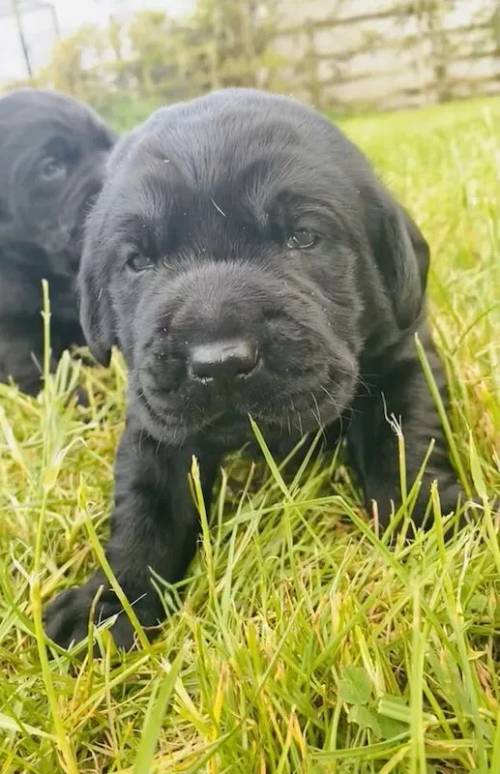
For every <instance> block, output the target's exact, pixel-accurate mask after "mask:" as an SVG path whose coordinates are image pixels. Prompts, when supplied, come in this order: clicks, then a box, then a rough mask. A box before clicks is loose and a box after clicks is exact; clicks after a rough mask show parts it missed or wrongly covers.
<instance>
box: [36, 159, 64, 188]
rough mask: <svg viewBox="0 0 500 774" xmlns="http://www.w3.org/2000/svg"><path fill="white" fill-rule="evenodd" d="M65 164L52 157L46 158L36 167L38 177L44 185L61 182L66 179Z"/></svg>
mask: <svg viewBox="0 0 500 774" xmlns="http://www.w3.org/2000/svg"><path fill="white" fill-rule="evenodd" d="M66 171H67V170H66V164H65V163H64V161H61V160H60V159H56V158H55V157H54V156H47V157H46V158H44V159H42V160H41V162H40V164H39V165H38V177H39V178H40V180H41V181H42V182H44V183H55V182H62V181H63V180H64V179H65V177H66Z"/></svg>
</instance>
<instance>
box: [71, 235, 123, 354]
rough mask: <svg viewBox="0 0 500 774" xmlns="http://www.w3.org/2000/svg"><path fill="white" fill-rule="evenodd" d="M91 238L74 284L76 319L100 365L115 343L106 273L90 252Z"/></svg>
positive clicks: (92, 251)
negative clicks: (77, 301)
mask: <svg viewBox="0 0 500 774" xmlns="http://www.w3.org/2000/svg"><path fill="white" fill-rule="evenodd" d="M92 241H93V240H91V239H88V240H87V244H86V247H85V250H84V252H83V256H82V263H81V268H80V273H79V276H78V284H79V289H80V323H81V326H82V328H83V333H84V335H85V338H86V340H87V344H88V345H89V349H90V351H91V352H92V355H93V356H94V357H95V359H96V360H97V362H98V363H100V364H101V365H103V366H107V365H109V361H110V358H111V348H112V346H113V344H114V343H115V321H114V313H113V306H112V302H111V296H110V294H109V290H108V288H107V283H108V277H107V276H106V273H105V271H104V267H103V266H102V265H101V264H99V263H98V262H97V261H96V259H95V257H94V255H96V254H97V251H96V252H94V250H93V249H92V248H93V245H92Z"/></svg>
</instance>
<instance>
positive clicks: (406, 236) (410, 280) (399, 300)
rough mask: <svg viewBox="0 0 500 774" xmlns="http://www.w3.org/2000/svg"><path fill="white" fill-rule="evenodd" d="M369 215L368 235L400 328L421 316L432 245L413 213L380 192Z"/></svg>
mask: <svg viewBox="0 0 500 774" xmlns="http://www.w3.org/2000/svg"><path fill="white" fill-rule="evenodd" d="M379 194H380V198H379V197H377V199H378V200H377V201H376V203H375V206H372V207H371V208H370V210H369V212H368V213H367V214H368V237H369V240H370V244H371V247H372V251H373V254H374V257H375V261H376V264H377V267H378V269H379V271H380V273H381V275H382V278H383V281H384V285H385V288H386V291H387V293H388V295H389V298H390V299H391V303H392V307H393V310H394V316H395V318H396V322H397V324H398V327H399V328H400V329H401V330H404V329H405V328H409V327H410V326H411V325H412V324H413V323H414V322H415V320H416V319H417V318H418V316H419V314H420V312H421V310H422V306H423V302H424V293H425V288H426V284H427V272H428V269H429V257H430V252H429V246H428V244H427V242H426V240H425V239H424V237H423V235H422V234H421V232H420V229H419V228H418V226H417V225H416V224H415V223H414V222H413V220H412V219H411V218H410V216H409V215H408V214H407V213H406V212H405V211H404V210H403V209H402V208H401V207H400V206H399V205H397V204H395V203H394V202H393V201H392V200H391V199H390V197H389V196H388V194H387V193H386V192H385V191H383V190H382V191H380V192H379Z"/></svg>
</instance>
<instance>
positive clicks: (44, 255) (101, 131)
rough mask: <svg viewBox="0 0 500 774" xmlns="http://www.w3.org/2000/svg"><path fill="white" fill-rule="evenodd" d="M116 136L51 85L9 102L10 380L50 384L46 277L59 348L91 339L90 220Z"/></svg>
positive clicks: (5, 205)
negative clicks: (84, 298) (84, 278)
mask: <svg viewBox="0 0 500 774" xmlns="http://www.w3.org/2000/svg"><path fill="white" fill-rule="evenodd" d="M113 141H114V137H113V134H112V133H111V131H110V130H109V129H108V128H107V127H106V126H105V124H104V123H103V122H102V121H101V120H100V118H99V117H98V116H97V115H96V114H95V113H94V112H93V111H92V110H90V109H89V108H88V107H86V106H85V105H82V104H81V103H79V102H77V101H76V100H74V99H71V98H70V97H66V96H63V95H62V94H57V93H55V92H50V91H41V90H40V91H38V90H35V89H21V90H19V91H15V92H12V93H11V94H9V95H7V96H5V97H3V98H1V99H0V179H1V181H2V187H1V190H0V381H6V380H7V379H9V377H12V378H13V379H14V381H16V382H17V383H18V385H19V387H21V389H23V390H25V391H26V392H29V393H36V392H37V391H38V390H39V388H40V362H41V355H42V350H43V344H42V322H41V317H40V309H41V280H42V279H47V280H48V281H49V285H50V294H51V306H52V325H51V343H52V354H53V357H54V359H57V358H58V357H59V356H60V355H61V353H62V351H63V350H64V349H66V348H67V347H69V346H70V345H71V344H83V343H84V339H83V334H82V331H81V328H80V324H79V315H78V303H77V298H76V276H77V273H78V267H79V263H80V254H81V249H82V226H83V222H84V219H85V216H86V215H87V212H88V209H89V207H90V204H91V202H92V200H93V199H95V197H96V195H97V193H98V192H99V190H100V188H101V185H102V177H103V172H104V163H105V161H106V159H107V156H108V154H109V151H110V149H111V147H112V144H113Z"/></svg>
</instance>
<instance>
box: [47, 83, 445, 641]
mask: <svg viewBox="0 0 500 774" xmlns="http://www.w3.org/2000/svg"><path fill="white" fill-rule="evenodd" d="M428 263H429V250H428V247H427V244H426V242H425V240H424V238H423V237H422V235H421V233H420V231H419V230H418V228H417V226H416V225H415V224H414V223H413V221H412V220H411V219H410V218H409V217H408V215H406V214H405V212H404V211H403V210H402V209H401V207H399V206H398V204H397V203H396V202H395V201H394V200H393V199H392V197H391V196H390V194H389V193H388V192H387V191H386V189H385V188H384V187H383V186H382V185H381V184H380V182H378V180H377V179H376V178H375V176H374V174H373V172H372V170H371V168H370V166H369V164H368V162H367V161H366V160H365V158H364V157H363V156H362V154H361V153H360V152H359V151H358V150H357V149H356V148H355V147H354V146H353V145H352V144H351V143H350V142H349V141H348V140H347V139H346V138H345V137H344V135H343V134H342V133H341V132H340V131H339V130H338V129H336V128H335V127H334V126H332V125H331V124H330V123H329V122H328V121H327V120H325V119H324V118H322V117H321V116H320V115H318V114H317V113H315V112H314V111H312V110H309V109H308V108H306V107H304V106H302V105H300V104H299V103H297V102H294V101H292V100H289V99H287V98H284V97H278V96H273V95H268V94H263V93H259V92H257V91H247V90H229V91H222V92H218V93H215V94H212V95H210V96H207V97H204V98H201V99H197V100H194V101H193V102H188V103H186V104H181V105H178V106H173V107H169V108H165V109H162V110H160V111H158V112H157V113H155V114H154V115H153V116H152V118H151V119H150V120H149V121H147V122H146V123H145V124H144V125H143V126H141V127H139V128H138V129H136V130H135V131H134V132H133V133H132V134H131V135H130V136H129V137H128V138H127V139H124V140H123V141H122V142H121V144H120V145H119V147H118V148H117V149H116V151H115V153H114V157H113V159H112V162H111V164H110V167H109V176H108V178H107V181H106V183H105V186H104V189H103V191H102V193H101V195H100V197H99V200H98V203H97V205H96V208H95V209H94V211H93V213H92V215H91V218H90V222H89V228H88V234H87V239H86V243H85V249H84V255H83V261H82V268H81V274H80V282H81V292H82V322H83V327H84V330H85V332H86V335H87V338H88V341H89V342H90V346H91V349H92V351H93V353H94V354H95V356H96V357H97V358H98V359H99V360H100V361H102V362H103V363H105V362H107V360H108V358H109V353H110V349H111V347H112V345H113V344H117V345H118V346H119V347H120V348H121V349H122V350H123V352H124V354H125V358H126V360H127V363H128V366H129V376H130V382H129V405H128V414H127V424H126V429H125V432H124V435H123V438H122V441H121V444H120V448H119V451H118V458H117V463H116V506H115V511H114V514H113V516H112V521H111V539H110V542H109V545H108V558H109V561H110V563H111V566H112V568H113V570H114V572H115V574H116V576H117V578H118V580H119V582H120V584H121V585H122V587H123V589H124V591H125V593H126V595H127V596H128V598H129V600H130V601H132V602H136V605H135V611H136V613H137V615H138V617H139V619H140V620H141V621H142V623H143V624H145V625H154V624H156V622H157V621H158V620H159V619H161V618H162V606H161V603H160V600H159V598H158V596H157V594H156V592H155V591H153V589H152V586H151V582H150V572H151V569H152V570H154V571H155V572H156V573H158V574H159V575H160V576H162V577H163V578H165V579H166V580H168V581H176V580H178V579H180V578H182V576H183V575H184V573H185V571H186V568H187V565H188V563H189V561H190V560H191V558H192V556H193V554H194V551H195V547H196V541H197V536H198V528H199V523H198V518H197V515H196V513H195V508H194V506H193V503H192V500H191V497H190V494H189V490H188V481H187V476H188V470H189V468H190V465H191V459H192V455H193V454H194V455H196V456H197V458H198V460H199V464H200V469H201V475H202V480H203V486H204V490H205V493H206V496H207V498H208V497H209V494H210V490H211V487H212V483H213V481H214V477H215V475H216V471H217V469H218V466H219V462H220V460H221V456H222V455H223V454H224V452H226V451H227V450H229V449H235V448H238V447H239V445H240V444H242V443H243V442H244V441H245V440H247V439H248V438H249V437H250V435H251V433H250V429H249V422H248V415H249V414H250V415H252V416H253V417H254V418H255V420H256V421H257V423H258V424H259V426H260V428H261V430H262V431H263V433H264V435H265V437H266V439H267V441H268V442H269V443H270V444H271V446H272V447H275V448H281V449H282V450H284V449H286V448H287V447H288V448H290V447H291V446H292V444H294V443H295V442H296V441H297V439H298V438H299V437H300V436H301V435H302V434H303V433H307V432H314V431H316V430H317V429H318V426H323V427H325V428H326V433H327V434H328V435H329V436H330V437H337V436H338V431H339V429H340V428H341V426H342V427H343V429H344V431H345V433H346V435H347V441H348V446H349V449H350V453H351V459H352V462H353V463H354V465H355V467H356V469H357V471H358V474H359V476H360V480H361V482H362V485H363V488H364V491H365V495H366V499H367V502H368V503H370V501H371V500H372V499H375V500H377V502H378V509H379V513H380V517H381V519H382V520H383V522H384V524H385V523H387V521H388V520H389V518H390V514H391V508H392V504H393V503H394V504H396V506H397V504H398V503H399V502H400V500H401V494H400V476H399V469H398V454H397V441H396V437H395V434H394V432H393V429H392V428H391V426H390V424H389V422H388V419H387V418H388V417H390V416H391V415H395V417H397V418H398V419H399V418H400V419H401V422H402V426H403V430H404V433H405V436H406V461H407V478H408V481H409V482H412V481H413V478H414V476H415V475H416V473H417V471H418V469H419V467H420V465H421V463H422V461H423V459H424V456H425V454H426V451H427V449H428V445H429V442H430V440H431V438H435V439H436V446H435V449H434V451H433V454H432V456H431V459H430V462H429V465H428V467H427V471H426V473H425V476H424V478H423V481H422V487H421V492H422V495H421V498H420V500H419V502H418V503H417V506H416V508H415V512H414V518H415V520H416V521H417V522H419V521H421V520H422V518H423V515H424V512H425V504H426V502H427V498H428V494H429V486H430V483H431V481H432V480H433V479H434V478H437V479H438V480H439V484H440V491H441V499H442V505H443V508H444V510H445V511H450V510H452V509H453V508H454V506H455V504H456V498H457V495H458V490H457V484H456V479H455V475H454V473H453V470H452V468H451V467H450V464H449V461H448V457H447V453H446V448H445V440H444V437H443V434H442V431H441V427H440V423H439V420H438V417H437V415H436V412H435V410H434V407H433V404H432V400H431V398H430V396H429V394H428V390H427V388H426V385H425V382H424V377H423V375H422V372H421V368H420V365H419V362H418V359H417V356H416V352H415V344H414V334H415V332H416V331H418V333H419V335H420V337H421V339H422V341H423V342H424V343H425V346H426V347H427V348H428V354H429V357H430V358H431V359H432V362H433V365H434V368H435V374H436V378H437V379H438V381H439V382H440V383H443V378H442V375H441V372H440V370H439V366H438V362H437V359H436V357H435V355H434V353H433V350H432V346H431V343H430V339H429V334H428V330H427V324H426V321H425V303H424V295H425V286H426V277H427V269H428ZM100 584H103V585H104V587H105V589H104V592H103V594H102V596H101V597H100V600H99V602H98V604H97V615H98V616H99V617H101V618H102V617H107V616H109V615H111V614H114V613H117V612H118V611H119V610H120V605H119V604H118V601H117V599H116V597H115V595H114V594H113V592H112V591H110V590H107V587H108V584H107V582H106V581H105V579H104V578H103V576H102V575H101V574H97V575H95V576H94V577H93V578H91V580H90V581H88V583H87V584H86V585H85V586H83V587H81V588H76V589H70V590H68V591H66V592H63V594H61V595H60V596H59V597H58V598H57V599H56V600H55V602H53V603H52V605H51V606H50V607H49V608H48V610H47V615H46V621H47V630H48V633H49V635H50V636H51V637H52V638H53V639H54V640H56V641H57V642H59V643H60V644H62V645H67V644H68V643H70V642H71V641H72V640H78V639H80V638H82V637H83V636H84V635H85V633H86V631H87V620H88V616H89V610H90V606H91V602H92V599H93V597H94V595H95V594H96V591H97V589H98V587H99V586H100ZM113 633H114V636H115V639H116V641H117V642H118V643H119V644H120V645H123V646H125V647H128V646H130V645H131V644H132V641H133V635H132V630H131V627H130V624H129V622H128V619H127V617H126V616H125V615H121V616H120V617H119V618H118V619H117V622H116V624H115V625H114V628H113Z"/></svg>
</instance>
